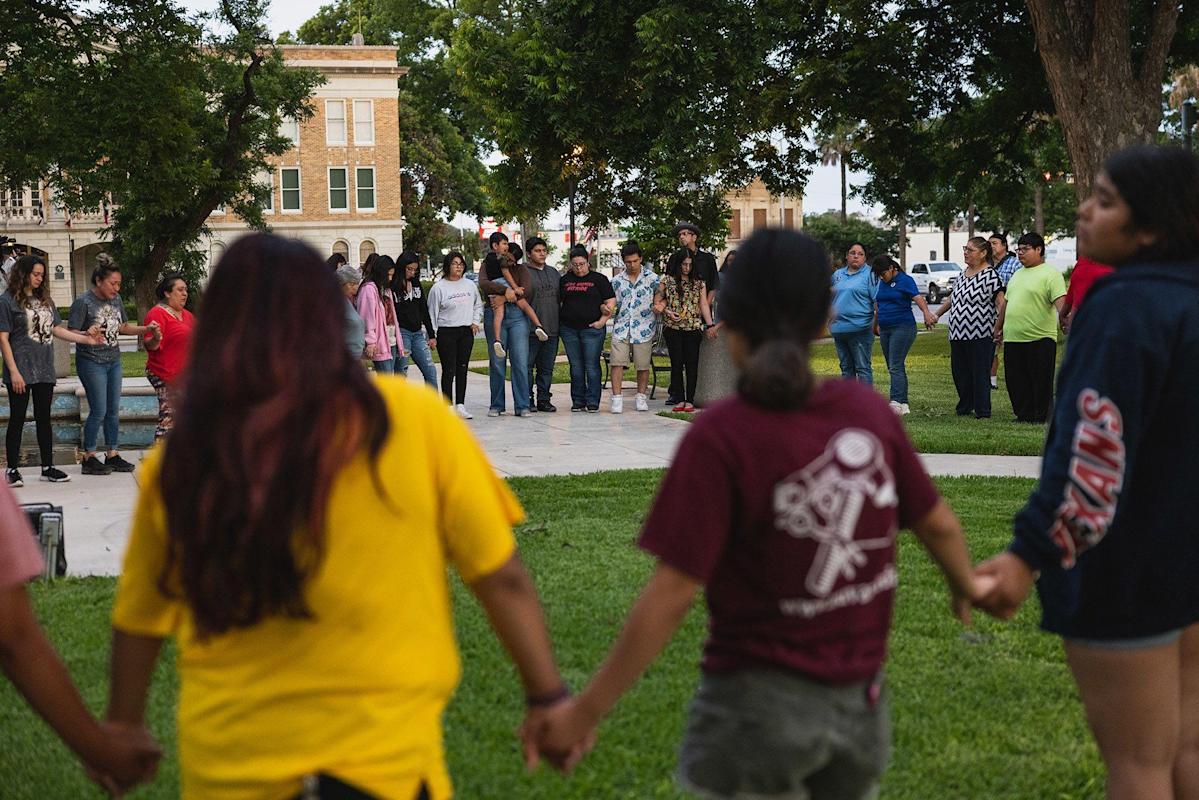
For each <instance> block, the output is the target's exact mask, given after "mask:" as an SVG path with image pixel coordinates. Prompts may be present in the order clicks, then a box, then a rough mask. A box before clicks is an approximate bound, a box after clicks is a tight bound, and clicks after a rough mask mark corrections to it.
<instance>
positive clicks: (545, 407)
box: [537, 400, 558, 414]
mask: <svg viewBox="0 0 1199 800" xmlns="http://www.w3.org/2000/svg"><path fill="white" fill-rule="evenodd" d="M537 410H538V411H543V412H545V413H547V414H553V413H554V412H555V411H557V410H558V408H557V407H556V406H555V405H554V404H553V403H551V402H550V401H549V400H546V401H545V402H544V403H538V404H537Z"/></svg>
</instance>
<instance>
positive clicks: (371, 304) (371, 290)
mask: <svg viewBox="0 0 1199 800" xmlns="http://www.w3.org/2000/svg"><path fill="white" fill-rule="evenodd" d="M390 294H391V292H388V293H387V294H386V295H384V296H383V297H382V298H380V296H379V287H378V286H375V284H374V282H373V281H367V282H366V283H364V284H362V288H360V289H359V290H358V313H359V314H360V315H361V316H362V321H363V322H364V323H365V324H366V344H367V346H368V347H369V346H370V345H372V344H373V345H375V356H376V358H375V360H376V361H387V360H388V359H390V358H391V348H390V347H388V345H387V325H388V324H389V323H390V324H391V325H392V326H393V327H394V326H395V324H396V321H395V319H396V316H395V309H394V308H393V307H392V302H391V297H390ZM397 335H398V331H397ZM396 345H397V346H398V347H399V349H400V355H405V353H404V345H403V343H402V342H400V340H399V339H398V338H397V339H396ZM378 356H382V358H379V357H378Z"/></svg>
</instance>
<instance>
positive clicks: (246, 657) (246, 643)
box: [109, 235, 566, 800]
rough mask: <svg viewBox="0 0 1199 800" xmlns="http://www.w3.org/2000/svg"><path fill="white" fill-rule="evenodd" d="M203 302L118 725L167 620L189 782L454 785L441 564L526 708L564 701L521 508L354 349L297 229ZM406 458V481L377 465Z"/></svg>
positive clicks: (123, 622) (127, 625) (134, 711)
mask: <svg viewBox="0 0 1199 800" xmlns="http://www.w3.org/2000/svg"><path fill="white" fill-rule="evenodd" d="M284 274H285V275H286V276H287V281H288V282H287V288H286V290H285V291H282V290H280V283H279V281H280V277H281V276H282V275H284ZM204 311H205V313H204V315H203V316H202V317H201V318H200V320H199V323H198V324H197V329H196V341H200V342H204V347H202V348H197V349H196V351H195V353H194V354H193V359H192V364H191V368H190V370H189V373H188V375H187V376H186V377H185V378H184V380H185V382H186V383H185V385H184V386H183V387H182V391H181V393H180V394H181V396H182V398H183V400H182V403H181V406H180V408H179V411H178V415H177V421H176V424H175V427H174V429H173V431H172V433H171V435H170V437H168V439H167V441H166V444H165V446H164V447H161V448H159V449H157V450H156V451H154V452H153V453H151V454H150V455H149V456H148V457H147V458H146V460H145V462H144V465H145V466H144V469H143V471H142V489H141V495H140V497H139V499H138V505H137V509H136V513H135V517H134V522H133V530H132V534H131V538H130V542H129V549H128V552H127V553H126V555H125V563H124V569H123V572H122V575H121V578H120V583H119V586H118V592H117V600H116V607H115V609H114V611H113V654H112V664H113V674H112V691H111V701H110V707H109V717H110V719H112V720H114V721H117V722H122V723H125V724H130V725H141V724H142V723H143V714H144V709H145V698H146V692H147V689H148V685H149V681H150V675H151V672H152V668H153V665H154V662H155V661H156V659H157V657H158V653H159V649H160V647H161V645H162V641H163V639H164V638H165V637H167V636H174V637H175V638H176V639H177V641H178V647H179V658H178V671H179V678H180V694H179V708H178V740H179V757H180V762H181V771H182V782H183V796H184V797H185V798H204V799H205V800H241V799H242V798H244V799H245V800H251V798H253V799H254V800H276V799H278V800H283V798H293V797H299V796H301V792H302V791H305V792H309V791H311V793H309V794H303V795H302V796H304V797H334V796H336V797H377V798H397V800H398V799H402V800H413V798H418V797H428V798H431V799H432V800H441V799H442V798H447V797H449V796H450V794H451V788H450V780H449V776H448V774H447V772H446V767H445V759H444V755H443V750H442V732H441V717H442V711H443V709H444V708H445V705H446V702H447V701H448V700H449V697H450V695H451V693H452V692H453V689H454V687H455V685H456V683H457V681H458V677H459V663H458V654H457V650H456V647H455V643H454V638H453V629H452V621H451V612H450V594H449V587H448V585H447V579H446V565H447V562H448V563H450V564H452V565H453V566H454V567H455V569H457V571H458V572H459V574H460V575H461V576H462V578H463V580H464V581H465V582H466V583H467V584H468V585H469V586H470V588H471V590H472V591H473V592H474V594H475V595H476V596H477V597H478V598H479V600H480V602H481V603H482V605H483V606H484V608H485V610H486V611H487V614H488V616H489V618H490V619H491V623H492V626H493V627H494V629H495V631H496V633H497V635H498V636H499V638H500V640H501V641H502V642H503V644H504V645H505V647H506V648H507V649H508V651H509V653H511V655H512V658H513V660H514V661H515V663H516V666H517V668H518V670H519V672H520V675H521V678H522V681H523V682H524V688H525V691H526V693H527V695H528V697H529V703H530V708H531V709H533V710H534V713H535V712H536V710H537V709H538V708H540V707H543V706H546V705H549V704H552V703H553V702H555V701H557V700H559V699H562V698H564V697H565V695H566V690H565V688H564V687H563V685H562V682H561V679H560V677H559V675H558V671H557V668H556V666H555V664H554V660H553V655H552V652H551V649H550V644H549V638H548V635H547V633H546V629H545V623H544V619H543V616H542V612H541V606H540V603H539V601H538V598H537V594H536V590H535V589H534V587H533V584H532V582H531V581H530V579H529V577H528V575H527V574H526V573H525V571H524V569H523V567H522V566H521V563H520V561H519V559H518V558H517V556H516V555H515V542H514V538H513V535H512V529H511V526H512V524H513V523H515V522H517V521H519V520H520V518H521V517H522V510H521V508H520V505H519V503H518V502H517V501H516V499H515V498H514V497H513V495H512V494H511V492H510V491H509V490H508V488H507V486H506V485H505V484H504V483H503V482H502V481H501V480H499V479H498V478H497V477H496V476H495V473H494V471H493V470H492V469H491V468H490V466H489V465H488V463H487V461H486V459H485V457H484V455H483V453H482V452H481V451H480V449H479V447H478V445H477V444H476V443H475V441H474V440H473V439H472V438H471V436H470V434H469V433H468V432H467V430H466V428H465V427H464V426H463V424H462V423H461V422H460V421H459V420H457V419H456V418H454V417H453V416H452V415H451V414H450V413H449V411H448V410H446V409H445V408H444V406H443V404H442V403H441V402H440V400H439V399H438V397H437V396H435V395H434V394H432V393H430V392H426V391H424V390H423V389H422V388H420V387H415V388H414V387H412V386H409V385H408V383H407V382H406V381H403V380H399V379H391V378H386V377H384V378H380V379H379V380H378V381H372V380H371V379H370V378H369V377H368V375H367V373H365V372H364V371H363V370H362V368H361V367H360V366H359V364H358V363H357V361H356V360H355V359H354V358H352V357H351V356H350V354H349V352H348V351H347V350H346V348H345V345H344V341H343V338H342V336H341V333H340V332H341V324H342V319H341V303H340V302H339V297H338V290H337V285H336V281H335V279H334V277H333V275H332V273H330V272H329V271H328V269H326V268H325V266H324V264H323V263H322V261H321V259H320V257H319V256H317V254H316V253H315V252H313V251H312V250H310V249H309V248H308V247H307V246H305V245H303V244H300V243H298V242H294V241H289V240H285V239H282V238H278V237H274V236H269V235H254V236H247V237H245V238H243V239H241V240H239V241H238V242H237V243H235V244H234V245H233V246H232V247H230V248H229V250H228V252H227V253H226V254H225V256H224V258H222V259H221V262H220V264H218V265H217V267H216V270H215V271H214V273H213V276H212V280H211V281H210V283H209V285H208V289H207V291H206V293H205V303H204ZM401 473H402V474H404V475H405V476H406V479H405V481H404V482H403V485H402V486H403V488H402V491H401V490H397V489H396V488H395V486H396V482H394V481H384V480H383V476H384V475H395V474H401ZM480 485H482V487H483V488H482V490H480ZM347 787H348V788H347ZM339 792H340V793H339ZM347 792H348V793H347ZM355 792H356V793H355Z"/></svg>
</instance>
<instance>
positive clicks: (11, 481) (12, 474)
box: [4, 468, 25, 488]
mask: <svg viewBox="0 0 1199 800" xmlns="http://www.w3.org/2000/svg"><path fill="white" fill-rule="evenodd" d="M4 480H6V481H8V485H9V486H10V487H12V488H16V487H18V486H24V485H25V481H24V480H23V479H22V478H21V473H20V472H18V471H17V470H15V469H12V468H9V469H6V470H4Z"/></svg>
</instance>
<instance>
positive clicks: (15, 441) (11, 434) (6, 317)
mask: <svg viewBox="0 0 1199 800" xmlns="http://www.w3.org/2000/svg"><path fill="white" fill-rule="evenodd" d="M54 337H58V338H59V339H65V340H66V341H68V342H75V343H76V344H79V345H84V344H96V343H99V342H100V341H101V340H102V337H101V334H100V332H99V330H93V331H91V332H90V333H88V334H83V333H76V332H75V331H69V330H66V329H65V328H63V327H62V318H61V317H59V315H58V309H57V308H55V307H54V303H53V302H51V300H50V293H49V292H48V291H46V262H45V261H44V260H43V259H42V258H41V257H40V256H22V257H21V258H18V259H17V261H16V263H15V264H13V266H12V271H11V272H10V274H9V282H8V291H6V292H4V294H2V295H0V351H2V352H3V354H4V388H5V389H7V390H8V407H9V416H8V432H7V434H6V436H5V446H6V451H7V455H8V469H7V470H6V471H5V473H4V477H5V479H6V480H7V481H8V485H9V486H24V485H25V483H24V481H23V480H22V479H21V473H20V472H19V471H18V467H20V465H21V463H20V462H21V434H22V433H23V431H24V430H25V414H26V412H27V411H28V410H29V400H30V397H32V398H33V419H34V422H35V423H36V425H37V443H38V449H39V450H40V451H41V457H42V480H45V481H52V482H55V483H57V482H60V481H66V480H70V478H69V477H68V476H67V474H66V473H65V472H63V471H62V470H60V469H56V468H55V467H54V450H53V444H54V438H53V434H52V432H51V430H50V401H51V400H53V399H54V383H55V375H54V344H53V343H54Z"/></svg>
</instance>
